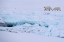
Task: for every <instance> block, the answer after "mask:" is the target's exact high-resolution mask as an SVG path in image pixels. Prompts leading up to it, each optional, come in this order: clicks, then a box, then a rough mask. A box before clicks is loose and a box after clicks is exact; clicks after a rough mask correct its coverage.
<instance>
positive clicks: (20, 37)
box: [0, 31, 64, 42]
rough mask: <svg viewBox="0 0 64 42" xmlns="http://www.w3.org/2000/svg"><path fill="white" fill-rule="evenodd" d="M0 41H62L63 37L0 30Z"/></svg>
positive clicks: (63, 40) (63, 41)
mask: <svg viewBox="0 0 64 42" xmlns="http://www.w3.org/2000/svg"><path fill="white" fill-rule="evenodd" d="M0 42H64V39H63V38H57V37H47V36H41V35H36V34H32V33H11V32H4V31H0Z"/></svg>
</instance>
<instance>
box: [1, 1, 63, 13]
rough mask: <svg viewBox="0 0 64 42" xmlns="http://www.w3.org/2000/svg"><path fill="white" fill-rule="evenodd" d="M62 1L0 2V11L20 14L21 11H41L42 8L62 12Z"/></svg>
mask: <svg viewBox="0 0 64 42" xmlns="http://www.w3.org/2000/svg"><path fill="white" fill-rule="evenodd" d="M63 4H64V1H63V0H0V5H1V6H0V11H3V12H9V13H11V12H21V11H43V10H44V8H43V7H44V6H51V7H52V8H54V7H60V8H61V9H62V11H63V9H64V8H63V7H64V5H63Z"/></svg>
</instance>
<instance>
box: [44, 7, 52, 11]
mask: <svg viewBox="0 0 64 42" xmlns="http://www.w3.org/2000/svg"><path fill="white" fill-rule="evenodd" d="M44 8H45V9H44V11H45V10H46V11H50V10H52V8H51V7H50V6H45V7H44Z"/></svg>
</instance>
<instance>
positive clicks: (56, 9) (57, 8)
mask: <svg viewBox="0 0 64 42" xmlns="http://www.w3.org/2000/svg"><path fill="white" fill-rule="evenodd" d="M53 10H55V11H61V9H60V7H55V8H54V9H53Z"/></svg>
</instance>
